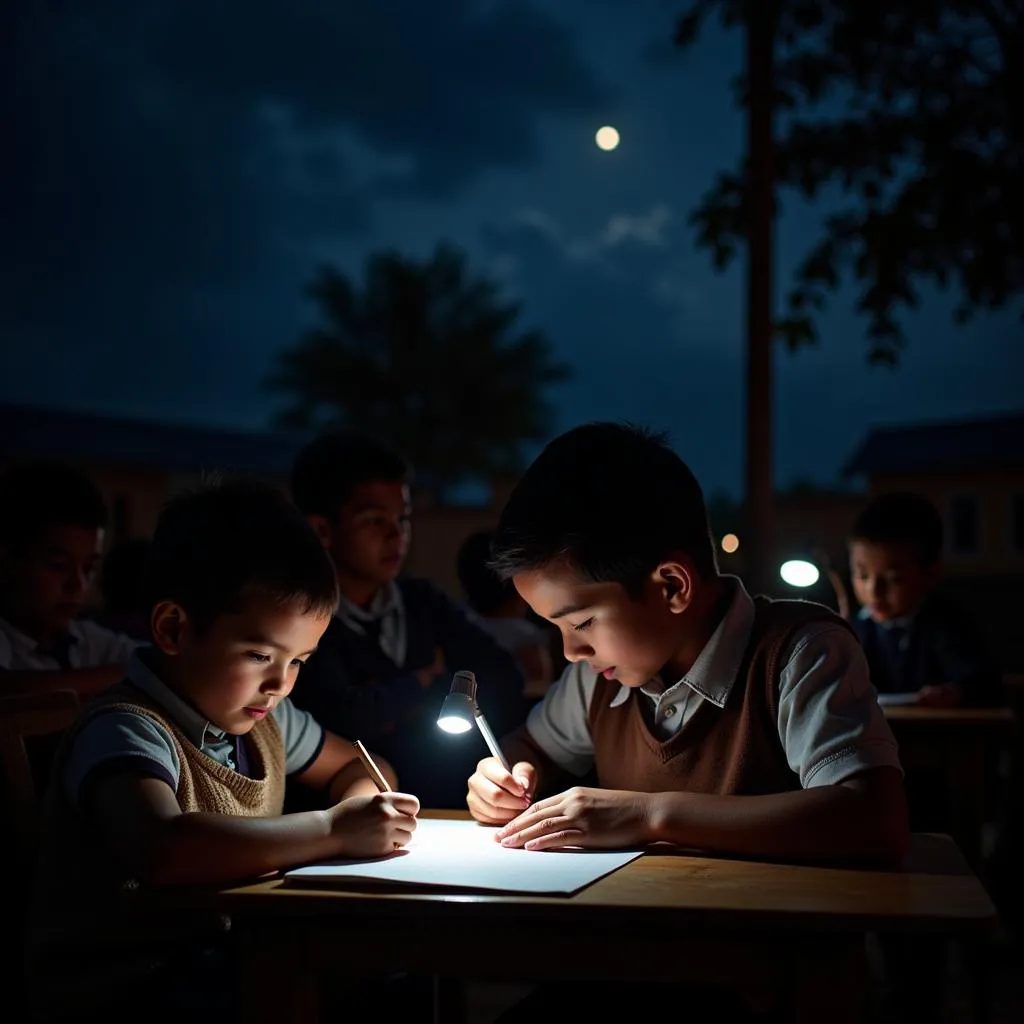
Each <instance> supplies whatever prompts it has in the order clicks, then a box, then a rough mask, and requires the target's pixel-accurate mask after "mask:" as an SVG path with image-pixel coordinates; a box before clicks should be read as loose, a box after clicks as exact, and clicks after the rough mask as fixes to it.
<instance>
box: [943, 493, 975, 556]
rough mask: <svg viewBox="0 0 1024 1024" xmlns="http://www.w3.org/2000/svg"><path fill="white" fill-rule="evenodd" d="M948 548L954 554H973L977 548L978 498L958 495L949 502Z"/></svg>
mask: <svg viewBox="0 0 1024 1024" xmlns="http://www.w3.org/2000/svg"><path fill="white" fill-rule="evenodd" d="M949 520H950V523H949V549H950V551H951V552H953V554H956V555H974V554H977V552H978V548H979V546H980V545H979V539H980V530H979V528H978V499H977V498H976V497H974V495H969V494H965V495H960V496H959V497H956V498H953V499H952V500H951V501H950V503H949Z"/></svg>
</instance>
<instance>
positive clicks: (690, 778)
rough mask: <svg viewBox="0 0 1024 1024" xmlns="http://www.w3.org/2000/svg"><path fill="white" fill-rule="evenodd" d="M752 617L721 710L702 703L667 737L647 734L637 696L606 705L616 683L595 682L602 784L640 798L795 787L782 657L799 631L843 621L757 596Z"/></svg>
mask: <svg viewBox="0 0 1024 1024" xmlns="http://www.w3.org/2000/svg"><path fill="white" fill-rule="evenodd" d="M754 607H755V609H756V611H755V617H754V625H753V629H752V630H751V634H750V640H749V641H748V643H747V648H746V652H745V653H744V655H743V662H742V664H741V666H740V669H739V672H738V673H737V676H736V682H735V684H734V685H733V688H732V692H731V693H730V694H729V699H728V700H727V701H726V705H725V707H724V708H719V707H717V706H716V705H714V704H712V703H711V701H709V700H704V701H703V702H702V704H701V705H700V707H699V708H698V709H697V710H696V711H695V712H694V714H693V716H692V717H691V718H690V719H689V721H687V723H686V724H685V725H684V726H683V727H682V728H681V729H680V730H679V731H678V732H677V733H676V734H675V735H674V736H672V737H670V738H669V739H667V740H661V739H660V738H658V737H657V736H654V735H652V733H651V731H650V728H649V727H648V725H647V722H646V721H645V720H644V716H643V712H642V710H641V705H640V702H641V701H643V700H647V697H646V696H645V695H644V694H642V693H637V692H632V693H630V695H629V698H628V699H627V700H626V701H625V702H624V703H622V704H620V705H619V706H618V707H610V706H609V705H610V703H611V701H612V699H613V698H614V697H615V695H616V693H618V690H619V686H620V684H619V683H617V682H615V681H614V680H606V679H603V678H599V679H598V681H597V687H596V689H595V691H594V696H593V699H592V701H591V704H590V734H591V737H592V739H593V744H594V757H595V766H596V770H597V777H598V781H599V783H600V785H601V786H602V787H603V788H607V789H626V790H632V791H634V792H640V793H659V792H670V791H686V792H694V793H715V794H720V795H723V794H747V795H759V794H766V793H783V792H787V791H789V790H796V789H799V788H800V779H799V778H798V776H797V775H796V773H795V772H793V770H792V769H791V768H790V767H789V764H788V763H787V761H786V752H785V750H784V749H783V746H782V741H781V739H780V737H779V729H778V704H779V675H780V672H781V670H782V668H783V667H784V666H783V665H781V664H780V662H779V659H780V656H781V654H782V653H783V652H784V651H786V650H787V648H788V647H790V645H791V643H792V640H793V637H794V635H795V633H796V632H797V630H799V629H801V628H803V627H804V626H807V625H810V624H811V623H814V622H829V623H841V624H842V625H843V626H844V628H847V629H849V626H847V625H846V623H844V622H843V620H842V619H841V618H839V616H837V615H834V614H833V613H832V612H830V611H829V610H828V609H827V608H825V607H824V606H823V605H818V604H813V603H811V602H809V601H772V600H770V599H768V598H764V597H756V598H754Z"/></svg>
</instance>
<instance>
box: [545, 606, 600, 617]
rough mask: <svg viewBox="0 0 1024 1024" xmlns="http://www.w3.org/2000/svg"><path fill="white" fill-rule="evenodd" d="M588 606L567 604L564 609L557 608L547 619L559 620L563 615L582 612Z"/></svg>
mask: <svg viewBox="0 0 1024 1024" xmlns="http://www.w3.org/2000/svg"><path fill="white" fill-rule="evenodd" d="M589 607H590V605H589V604H567V605H566V606H565V607H564V608H559V609H558V611H557V612H554V613H553V614H552V615H549V616H548V618H549V619H560V618H562V616H564V615H572V614H573V613H574V612H582V611H584V610H586V609H587V608H589Z"/></svg>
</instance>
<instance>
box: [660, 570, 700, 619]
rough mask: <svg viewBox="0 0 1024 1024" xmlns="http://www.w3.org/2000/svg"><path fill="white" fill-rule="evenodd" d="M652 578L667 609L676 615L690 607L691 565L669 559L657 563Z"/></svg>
mask: <svg viewBox="0 0 1024 1024" xmlns="http://www.w3.org/2000/svg"><path fill="white" fill-rule="evenodd" d="M654 578H655V583H656V584H657V586H658V588H659V589H660V591H661V594H662V597H663V598H664V600H665V602H666V604H667V605H668V609H669V611H671V612H672V613H674V614H676V615H678V614H679V613H680V612H684V611H686V609H687V608H689V607H690V604H691V603H692V601H693V590H694V587H693V584H694V571H693V566H691V565H689V564H688V563H687V562H685V561H680V560H674V559H671V560H668V561H665V562H662V563H660V564H659V565H658V567H657V568H656V569H655V570H654Z"/></svg>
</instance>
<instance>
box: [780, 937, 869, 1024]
mask: <svg viewBox="0 0 1024 1024" xmlns="http://www.w3.org/2000/svg"><path fill="white" fill-rule="evenodd" d="M801 966H802V968H803V969H801V970H800V972H799V974H798V975H797V977H796V982H795V986H794V991H793V1017H792V1020H793V1022H794V1024H822V1021H828V1022H829V1024H863V1022H864V1021H865V1020H866V1019H867V1001H866V995H867V989H868V970H867V957H866V951H865V940H864V939H863V938H859V939H852V940H844V939H842V938H841V937H839V936H836V938H835V945H834V947H833V948H832V949H831V950H830V951H829V952H827V953H825V952H824V951H821V950H817V951H814V952H811V951H808V956H807V958H806V960H805V961H804V963H803V964H802V965H801Z"/></svg>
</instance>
